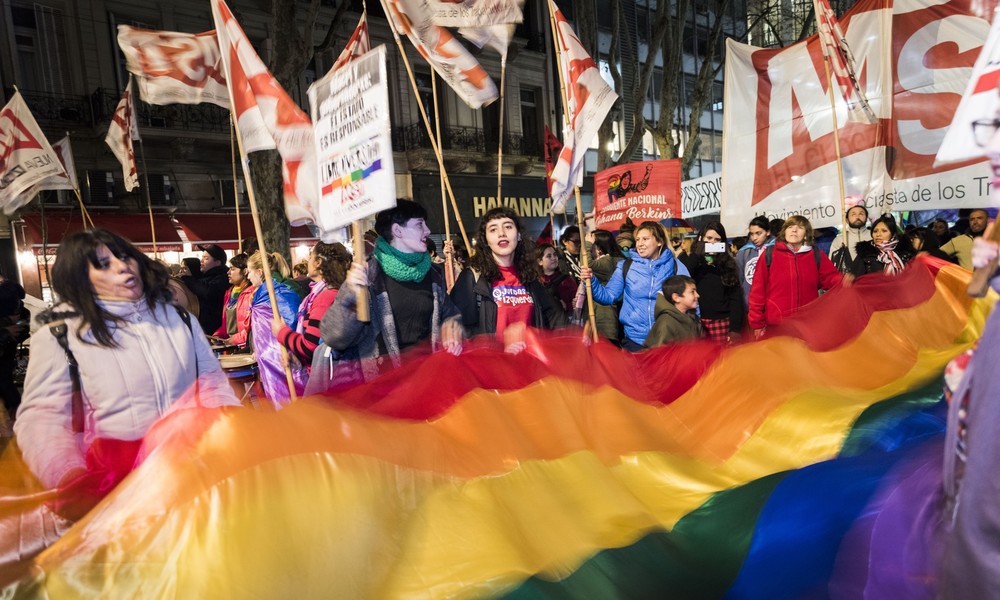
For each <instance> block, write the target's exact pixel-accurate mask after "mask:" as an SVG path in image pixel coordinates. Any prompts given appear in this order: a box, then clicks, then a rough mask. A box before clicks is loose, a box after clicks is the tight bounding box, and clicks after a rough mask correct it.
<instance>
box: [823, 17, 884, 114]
mask: <svg viewBox="0 0 1000 600" xmlns="http://www.w3.org/2000/svg"><path fill="white" fill-rule="evenodd" d="M813 2H814V6H815V10H816V31H817V33H818V34H819V40H820V46H821V47H822V48H823V56H824V57H826V58H829V60H830V75H831V77H832V79H833V81H834V82H835V83H836V84H837V89H838V90H839V92H840V95H841V96H842V97H843V98H844V101H845V102H847V108H848V112H847V115H848V119H851V120H855V121H863V122H867V123H871V124H875V123H878V118H877V117H876V116H875V113H874V112H873V111H872V107H871V106H869V104H868V98H867V97H866V96H865V93H864V91H862V90H861V85H860V84H859V83H858V77H857V73H856V72H855V69H854V55H853V54H851V49H850V47H849V46H848V45H847V38H846V37H845V36H844V30H843V29H842V28H841V27H840V23H839V22H837V15H835V14H834V12H833V9H831V8H830V3H829V2H828V1H827V0H813Z"/></svg>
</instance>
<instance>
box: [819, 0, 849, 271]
mask: <svg viewBox="0 0 1000 600" xmlns="http://www.w3.org/2000/svg"><path fill="white" fill-rule="evenodd" d="M818 8H819V7H817V6H816V0H813V12H814V13H815V14H816V15H819V14H820V13H819V10H817V9H818ZM819 27H820V25H819V17H818V16H817V18H816V30H817V31H819ZM819 46H820V48H822V49H823V71H824V72H825V73H826V88H827V92H828V93H827V96H829V97H830V117H831V119H832V120H833V151H834V153H835V155H836V157H837V183H838V185H839V186H840V226H841V227H842V229H841V232H842V234H843V236H844V243H845V244H846V243H847V210H846V208H847V204H846V203H845V201H844V194H845V192H844V165H843V164H842V163H841V156H840V125H839V124H838V123H837V104H836V102H835V100H834V95H833V75H832V74H831V73H830V53H829V51H828V50H827V47H826V44H824V43H823V39H822V36H820V44H819ZM848 251H850V248H848Z"/></svg>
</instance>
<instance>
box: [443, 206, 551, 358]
mask: <svg viewBox="0 0 1000 600" xmlns="http://www.w3.org/2000/svg"><path fill="white" fill-rule="evenodd" d="M531 246H532V244H531V242H530V241H528V240H522V239H521V223H520V220H519V218H518V215H517V213H516V212H514V210H513V209H511V208H508V207H506V206H500V207H497V208H494V209H492V210H490V211H489V212H487V213H486V214H485V215H483V218H482V220H481V221H480V223H479V231H478V232H477V235H476V253H475V254H473V255H472V258H471V259H470V260H469V268H468V269H466V270H465V271H462V274H461V275H459V277H458V281H456V282H455V287H454V288H452V290H451V299H452V301H453V302H454V303H455V304H456V305H457V306H458V307H459V309H461V311H462V324H463V325H465V327H466V328H467V329H468V330H469V331H470V333H472V334H473V335H477V334H484V333H487V334H493V335H496V336H497V337H498V338H500V339H503V338H504V332H505V330H506V329H507V327H508V326H511V325H520V326H531V327H539V328H544V329H554V328H556V327H561V326H563V325H565V324H566V314H565V313H564V312H563V310H562V308H560V306H559V304H558V302H556V301H555V298H553V297H552V295H551V294H550V293H549V292H548V290H546V289H545V286H544V285H542V283H541V282H540V281H539V280H538V266H537V264H535V261H534V259H533V257H534V253H533V252H532V248H531ZM514 329H515V330H516V329H517V327H515V328H514Z"/></svg>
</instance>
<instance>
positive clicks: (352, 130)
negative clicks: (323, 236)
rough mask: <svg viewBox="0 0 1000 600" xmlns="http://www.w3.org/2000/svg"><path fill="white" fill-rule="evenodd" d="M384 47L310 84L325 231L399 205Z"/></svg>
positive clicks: (320, 212) (320, 209)
mask: <svg viewBox="0 0 1000 600" xmlns="http://www.w3.org/2000/svg"><path fill="white" fill-rule="evenodd" d="M385 59H386V51H385V46H379V47H378V48H375V49H374V50H372V51H371V52H368V53H367V54H365V55H364V56H362V57H361V58H357V59H354V60H353V61H351V62H350V63H348V64H347V65H346V66H344V67H343V68H341V69H337V70H334V71H331V72H329V73H327V74H326V75H325V76H324V77H323V78H322V79H320V80H318V81H316V82H315V83H313V84H312V85H311V86H309V91H308V95H309V109H310V112H311V115H312V120H313V127H314V136H313V137H314V139H315V143H316V160H317V166H318V174H319V176H318V181H317V185H318V186H319V202H318V205H317V217H318V220H319V222H320V223H321V227H322V228H324V229H333V228H339V227H344V226H346V225H349V224H350V223H351V222H352V221H356V220H359V219H362V218H364V217H366V216H368V215H371V214H374V213H376V212H379V211H381V210H385V209H388V208H392V207H393V206H395V205H396V179H395V175H394V172H393V166H392V141H391V137H390V135H389V87H388V84H387V81H386V64H385Z"/></svg>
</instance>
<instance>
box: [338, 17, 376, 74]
mask: <svg viewBox="0 0 1000 600" xmlns="http://www.w3.org/2000/svg"><path fill="white" fill-rule="evenodd" d="M371 49H372V43H371V40H370V39H369V38H368V11H365V12H362V13H361V20H360V21H358V26H357V27H356V28H355V29H354V33H353V34H351V39H349V40H347V45H346V46H344V50H343V51H342V52H341V53H340V56H338V57H337V62H335V63H333V68H332V69H330V70H331V71H336V70H337V69H339V68H340V67H342V66H344V65H346V64H347V63H349V62H351V61H352V60H354V59H355V58H358V57H359V56H361V55H363V54H365V53H366V52H368V51H369V50H371Z"/></svg>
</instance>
